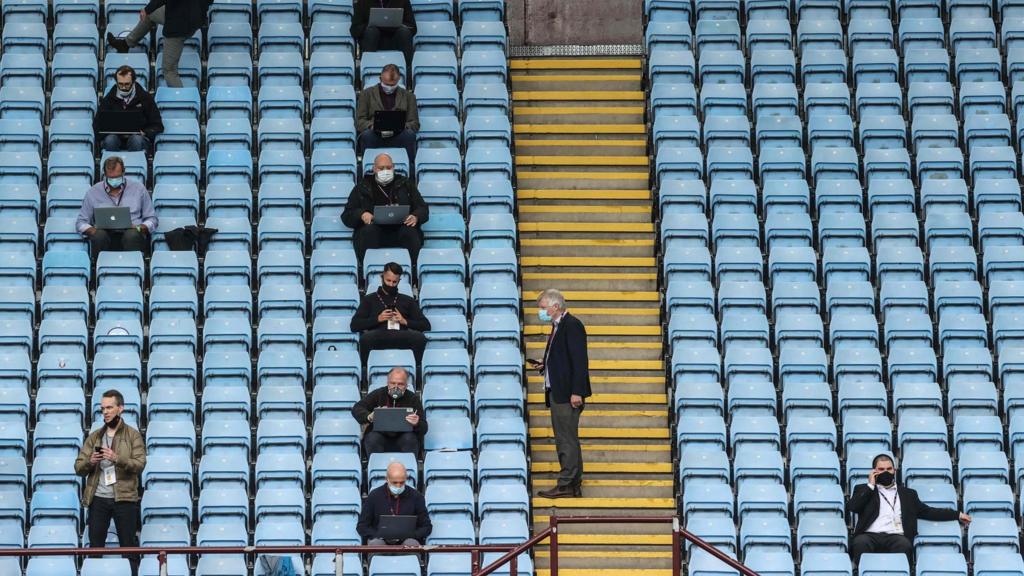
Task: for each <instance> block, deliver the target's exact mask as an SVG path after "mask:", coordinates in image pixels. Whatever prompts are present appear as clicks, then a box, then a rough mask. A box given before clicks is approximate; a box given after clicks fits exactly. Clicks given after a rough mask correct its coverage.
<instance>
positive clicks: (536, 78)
mask: <svg viewBox="0 0 1024 576" xmlns="http://www.w3.org/2000/svg"><path fill="white" fill-rule="evenodd" d="M511 79H512V81H513V82H639V81H640V80H642V78H641V76H640V74H532V75H531V74H513V75H512V76H511Z"/></svg>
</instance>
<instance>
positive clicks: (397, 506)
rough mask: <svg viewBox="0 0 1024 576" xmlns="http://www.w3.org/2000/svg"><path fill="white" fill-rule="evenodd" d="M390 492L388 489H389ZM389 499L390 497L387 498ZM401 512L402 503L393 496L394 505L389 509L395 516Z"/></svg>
mask: <svg viewBox="0 0 1024 576" xmlns="http://www.w3.org/2000/svg"><path fill="white" fill-rule="evenodd" d="M389 490H390V488H389ZM389 498H390V497H389ZM401 511H402V501H401V500H399V499H398V496H395V504H394V505H393V506H392V507H391V513H392V514H393V515H395V516H400V514H399V512H401Z"/></svg>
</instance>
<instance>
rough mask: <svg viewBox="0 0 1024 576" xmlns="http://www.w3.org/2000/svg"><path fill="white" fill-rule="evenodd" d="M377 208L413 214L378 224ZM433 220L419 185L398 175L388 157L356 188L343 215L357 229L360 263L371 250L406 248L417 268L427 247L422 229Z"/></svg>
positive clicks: (383, 156)
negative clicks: (400, 208) (396, 208)
mask: <svg viewBox="0 0 1024 576" xmlns="http://www.w3.org/2000/svg"><path fill="white" fill-rule="evenodd" d="M376 206H408V207H409V215H408V216H406V217H405V220H404V221H403V222H402V223H400V224H387V225H385V224H377V223H376V222H374V219H373V209H374V208H375V207H376ZM429 218H430V210H429V209H428V208H427V203H426V202H425V201H424V200H423V196H421V195H420V191H419V189H417V188H416V184H415V183H414V182H413V181H412V180H410V179H409V178H406V177H405V176H402V175H401V174H395V163H394V162H392V160H391V156H388V155H387V154H379V155H378V156H377V157H376V158H374V160H373V173H372V174H367V175H365V176H363V179H362V180H360V181H359V182H358V183H357V184H356V185H355V187H354V188H352V192H350V193H349V195H348V201H347V202H346V203H345V209H344V210H343V211H342V213H341V221H342V223H344V224H345V226H348V227H349V228H352V229H354V230H355V232H354V234H353V244H355V249H356V257H357V258H358V259H359V262H360V263H361V262H362V261H363V256H365V255H366V251H367V250H370V249H373V248H405V249H406V250H408V251H409V258H410V259H411V260H412V265H413V267H415V266H416V259H417V258H418V257H419V254H420V248H421V247H422V246H423V230H422V226H423V225H424V224H426V222H427V219H429Z"/></svg>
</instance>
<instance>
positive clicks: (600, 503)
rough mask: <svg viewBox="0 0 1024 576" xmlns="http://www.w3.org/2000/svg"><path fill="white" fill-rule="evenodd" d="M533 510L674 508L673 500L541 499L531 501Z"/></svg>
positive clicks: (536, 498)
mask: <svg viewBox="0 0 1024 576" xmlns="http://www.w3.org/2000/svg"><path fill="white" fill-rule="evenodd" d="M533 506H534V508H537V507H544V508H547V507H551V506H557V507H559V508H669V509H671V508H675V506H676V501H675V498H541V497H535V498H534V499H533Z"/></svg>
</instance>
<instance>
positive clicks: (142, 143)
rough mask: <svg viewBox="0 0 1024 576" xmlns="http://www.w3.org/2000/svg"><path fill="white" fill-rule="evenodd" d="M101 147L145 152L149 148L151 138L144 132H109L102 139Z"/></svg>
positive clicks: (116, 150)
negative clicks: (122, 133)
mask: <svg viewBox="0 0 1024 576" xmlns="http://www.w3.org/2000/svg"><path fill="white" fill-rule="evenodd" d="M100 148H102V149H103V150H109V151H111V152H144V151H146V150H149V138H146V137H145V136H143V135H142V134H132V135H131V136H121V135H119V134H107V135H106V136H104V137H103V140H101V141H100Z"/></svg>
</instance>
